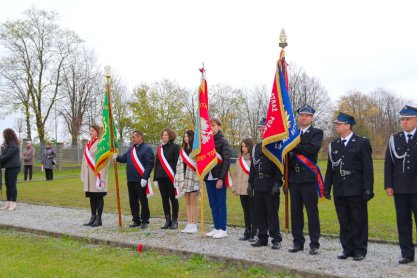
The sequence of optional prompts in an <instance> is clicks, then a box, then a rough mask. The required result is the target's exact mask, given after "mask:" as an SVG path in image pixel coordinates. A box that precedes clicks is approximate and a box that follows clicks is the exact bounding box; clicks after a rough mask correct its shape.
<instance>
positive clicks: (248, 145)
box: [240, 138, 253, 159]
mask: <svg viewBox="0 0 417 278" xmlns="http://www.w3.org/2000/svg"><path fill="white" fill-rule="evenodd" d="M242 143H245V145H246V148H247V149H248V153H249V155H250V158H251V159H252V148H253V141H252V139H251V138H246V139H243V140H242V142H241V143H240V154H241V155H243V151H242Z"/></svg>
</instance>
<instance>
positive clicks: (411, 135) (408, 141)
mask: <svg viewBox="0 0 417 278" xmlns="http://www.w3.org/2000/svg"><path fill="white" fill-rule="evenodd" d="M407 138H408V139H407V143H410V141H411V138H413V134H410V133H409V134H407Z"/></svg>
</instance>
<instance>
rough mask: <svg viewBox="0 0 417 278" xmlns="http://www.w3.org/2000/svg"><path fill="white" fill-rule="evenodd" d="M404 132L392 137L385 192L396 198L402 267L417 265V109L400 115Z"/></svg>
mask: <svg viewBox="0 0 417 278" xmlns="http://www.w3.org/2000/svg"><path fill="white" fill-rule="evenodd" d="M400 119H401V127H402V129H403V131H401V132H398V133H396V134H393V135H391V137H390V139H389V143H388V147H387V151H386V153H385V171H384V172H385V178H384V185H385V191H386V193H387V195H388V196H394V202H395V211H396V214H397V229H398V236H399V241H400V248H401V257H402V258H401V259H400V261H399V263H400V264H408V263H411V262H413V261H414V253H415V251H414V244H413V240H412V219H411V215H412V214H414V220H415V221H416V223H417V134H416V128H417V108H415V107H411V106H405V107H404V108H403V109H402V110H401V111H400Z"/></svg>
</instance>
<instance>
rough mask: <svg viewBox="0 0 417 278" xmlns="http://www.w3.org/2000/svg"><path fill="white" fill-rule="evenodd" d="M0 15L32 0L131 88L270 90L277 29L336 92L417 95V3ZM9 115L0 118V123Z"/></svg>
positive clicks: (210, 5) (152, 5)
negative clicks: (203, 82)
mask: <svg viewBox="0 0 417 278" xmlns="http://www.w3.org/2000/svg"><path fill="white" fill-rule="evenodd" d="M4 2H5V3H3V4H2V6H1V9H0V21H1V22H4V21H5V20H6V19H10V20H13V19H17V18H19V17H22V11H23V10H25V9H28V8H30V7H31V5H35V6H36V7H37V8H39V9H46V10H56V11H57V12H58V13H59V14H60V22H59V23H60V25H61V26H63V27H65V28H68V29H71V30H73V31H75V32H76V33H77V34H79V35H80V37H81V38H82V39H84V40H85V41H86V42H87V43H88V45H89V46H90V47H91V48H93V49H95V51H96V54H97V56H98V59H99V62H100V64H101V65H103V66H104V65H110V66H111V67H112V69H113V70H114V71H115V72H116V73H117V74H118V75H119V76H120V77H121V78H122V79H124V80H125V82H126V83H127V85H128V87H129V89H133V87H135V86H136V85H138V84H140V83H142V82H153V81H159V80H161V79H162V78H169V79H172V80H176V81H177V82H178V83H179V84H180V85H182V86H186V87H188V88H193V87H197V86H198V84H199V79H200V73H199V72H198V67H201V64H202V62H204V63H205V67H206V70H207V81H208V84H209V86H210V84H216V83H225V84H230V85H232V86H233V87H246V88H251V87H254V86H256V85H260V84H266V85H267V86H268V88H271V87H272V81H273V76H274V71H275V62H276V60H277V58H278V55H279V50H280V49H279V47H278V42H279V33H280V31H281V28H285V30H286V33H287V36H288V44H289V45H288V47H287V48H286V51H287V53H286V55H287V60H288V61H289V64H290V66H291V64H297V65H298V66H301V67H303V68H304V69H305V70H306V71H307V73H308V74H310V75H312V76H315V77H317V78H319V79H320V80H321V82H322V84H323V85H324V86H325V87H326V89H327V90H328V92H329V94H330V96H331V98H332V99H337V98H338V96H340V95H341V94H343V93H345V92H347V91H348V90H351V89H355V90H360V91H362V92H365V93H366V92H369V91H371V90H373V89H375V88H378V87H383V88H386V89H389V90H392V91H394V92H395V93H397V94H398V95H400V96H403V97H407V98H412V97H414V98H415V95H416V89H417V36H416V35H415V34H416V30H415V28H416V26H417V16H416V15H415V8H414V5H413V1H363V0H362V1H357V0H354V1H352V0H351V1H343V2H342V1H311V0H310V1H290V0H287V1H261V0H258V1H245V0H240V1H231V0H222V1H220V0H210V1H199V0H190V1H185V0H184V1H173V0H169V1H168V0H166V1H162V0H152V1H123V0H119V1H103V0H102V1H96V0H89V1H86V0H83V1H81V0H72V1H64V0H45V1H42V0H38V1H35V0H18V1H4ZM7 125H9V126H10V120H7V119H6V120H0V128H1V129H3V128H4V127H6V126H7Z"/></svg>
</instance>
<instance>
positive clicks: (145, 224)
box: [140, 223, 149, 229]
mask: <svg viewBox="0 0 417 278" xmlns="http://www.w3.org/2000/svg"><path fill="white" fill-rule="evenodd" d="M148 226H149V224H148V223H142V225H140V228H141V229H146V228H148Z"/></svg>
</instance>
